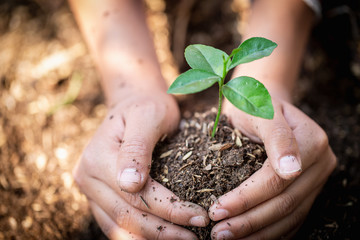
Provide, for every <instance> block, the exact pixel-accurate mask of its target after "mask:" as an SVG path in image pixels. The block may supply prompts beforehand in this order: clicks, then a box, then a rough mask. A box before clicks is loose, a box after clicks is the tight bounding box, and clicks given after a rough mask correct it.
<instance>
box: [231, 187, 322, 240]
mask: <svg viewBox="0 0 360 240" xmlns="http://www.w3.org/2000/svg"><path fill="white" fill-rule="evenodd" d="M320 190H321V188H318V189H316V190H314V192H313V193H311V194H310V195H309V197H308V198H307V199H305V200H304V201H303V202H302V203H301V204H300V205H299V207H298V208H297V209H296V210H295V211H294V212H293V213H292V214H291V215H288V216H287V217H285V218H283V219H281V220H280V221H278V222H275V223H274V224H271V225H269V226H267V227H265V228H263V229H261V230H259V231H257V232H255V233H253V234H251V235H249V236H246V237H244V238H241V239H242V240H244V239H248V240H250V239H269V240H272V239H274V240H275V239H291V237H292V236H293V235H294V234H295V233H296V232H297V230H298V229H299V228H300V226H301V224H302V223H303V222H304V220H305V218H306V215H307V213H308V212H309V211H310V208H311V206H312V204H313V202H314V200H315V198H316V196H317V195H318V193H319V192H320ZM237 239H238V238H237Z"/></svg>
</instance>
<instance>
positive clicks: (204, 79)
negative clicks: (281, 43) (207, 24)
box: [167, 37, 277, 137]
mask: <svg viewBox="0 0 360 240" xmlns="http://www.w3.org/2000/svg"><path fill="white" fill-rule="evenodd" d="M276 47H277V44H276V43H274V42H272V41H270V40H268V39H266V38H261V37H254V38H250V39H247V40H246V41H244V42H243V43H241V44H240V46H239V47H238V48H235V49H234V50H233V51H232V52H231V54H230V55H228V54H226V53H225V52H223V51H221V50H219V49H216V48H213V47H210V46H206V45H202V44H194V45H189V46H188V47H187V48H186V49H185V59H186V61H187V63H188V64H189V66H190V67H191V68H192V69H190V70H188V71H186V72H184V73H182V74H180V75H179V76H178V77H177V78H176V79H175V81H174V82H173V84H171V86H170V87H169V89H168V91H167V92H168V93H172V94H173V93H179V94H190V93H196V92H200V91H203V90H205V89H207V88H209V87H211V86H212V85H213V84H214V83H216V82H217V83H218V84H219V105H218V112H217V115H216V119H215V123H214V127H213V130H212V134H211V135H212V137H214V136H215V132H216V129H217V125H218V122H219V117H220V114H221V106H222V99H223V95H224V96H225V97H226V98H227V99H228V100H229V101H230V102H231V103H232V104H233V105H234V106H235V107H237V108H238V109H240V110H242V111H244V112H246V113H248V114H250V115H253V116H257V117H261V118H265V119H272V118H273V117H274V108H273V105H272V103H271V96H270V94H269V92H268V91H267V89H266V88H265V86H264V85H263V84H262V83H261V82H259V81H258V80H256V79H254V78H252V77H248V76H241V77H237V78H234V79H232V80H230V81H229V82H227V83H226V84H224V80H225V78H226V75H227V74H228V72H229V71H230V70H231V69H233V68H234V67H236V66H237V65H239V64H242V63H248V62H251V61H254V60H257V59H260V58H263V57H266V56H269V55H270V54H271V53H272V51H273V50H274V49H275V48H276Z"/></svg>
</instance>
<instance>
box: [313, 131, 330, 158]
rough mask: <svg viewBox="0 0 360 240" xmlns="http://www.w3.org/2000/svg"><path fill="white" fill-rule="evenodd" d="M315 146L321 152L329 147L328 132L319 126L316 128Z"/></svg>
mask: <svg viewBox="0 0 360 240" xmlns="http://www.w3.org/2000/svg"><path fill="white" fill-rule="evenodd" d="M314 146H315V148H316V149H318V150H320V151H321V152H324V151H326V149H327V148H328V147H329V138H328V136H327V134H326V132H325V131H324V130H323V129H322V128H320V127H318V129H317V130H316V138H315V143H314Z"/></svg>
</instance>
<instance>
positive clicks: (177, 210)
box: [81, 178, 210, 227]
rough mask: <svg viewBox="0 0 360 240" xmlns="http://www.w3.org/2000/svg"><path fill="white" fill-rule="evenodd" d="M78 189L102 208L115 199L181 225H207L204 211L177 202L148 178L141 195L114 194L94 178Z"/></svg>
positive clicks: (187, 203)
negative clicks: (83, 190) (83, 191)
mask: <svg viewBox="0 0 360 240" xmlns="http://www.w3.org/2000/svg"><path fill="white" fill-rule="evenodd" d="M81 188H82V189H86V190H85V191H86V195H87V196H88V197H89V198H91V199H93V200H94V201H96V202H97V203H99V205H101V206H102V208H105V206H112V205H114V203H113V201H114V199H115V200H116V201H126V202H127V204H129V205H131V206H132V207H133V208H137V209H138V210H141V211H144V212H147V213H150V214H152V215H156V216H158V217H160V218H162V219H165V220H167V221H170V222H172V223H176V224H180V225H187V226H197V227H205V226H206V225H208V223H209V222H210V219H209V217H208V214H207V212H206V211H205V209H204V208H202V207H200V206H199V205H196V204H194V203H190V202H185V201H180V200H179V199H178V197H176V196H175V195H174V194H173V193H172V192H171V191H170V190H168V189H167V188H165V187H164V186H162V185H161V184H160V183H158V182H156V181H155V180H153V179H151V178H149V179H148V181H147V183H146V184H145V186H144V188H143V189H142V190H141V191H140V192H138V193H134V194H133V193H126V192H121V191H119V193H117V192H114V191H113V189H111V188H109V186H108V185H106V184H105V183H103V182H101V181H99V180H97V179H94V178H88V179H85V180H83V181H82V186H81ZM104 196H106V197H104ZM109 208H111V207H109ZM112 217H113V218H115V217H116V216H112Z"/></svg>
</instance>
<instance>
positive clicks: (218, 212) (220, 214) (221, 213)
mask: <svg viewBox="0 0 360 240" xmlns="http://www.w3.org/2000/svg"><path fill="white" fill-rule="evenodd" d="M210 215H211V219H212V220H213V221H219V220H221V219H224V218H227V217H228V216H229V212H228V211H227V210H225V209H215V210H214V211H211V210H210Z"/></svg>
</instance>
